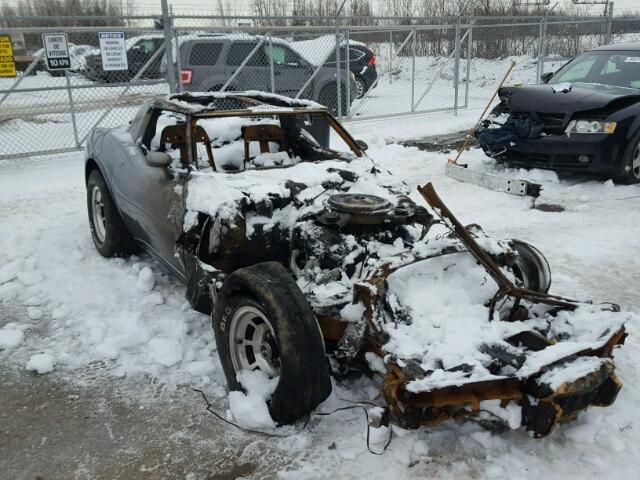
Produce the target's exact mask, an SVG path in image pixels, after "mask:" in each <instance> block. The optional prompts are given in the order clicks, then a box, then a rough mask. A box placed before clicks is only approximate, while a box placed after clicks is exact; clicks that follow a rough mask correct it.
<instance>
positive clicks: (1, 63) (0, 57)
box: [0, 35, 16, 77]
mask: <svg viewBox="0 0 640 480" xmlns="http://www.w3.org/2000/svg"><path fill="white" fill-rule="evenodd" d="M15 76H16V62H15V61H14V59H13V44H12V43H11V37H10V36H9V35H0V77H15Z"/></svg>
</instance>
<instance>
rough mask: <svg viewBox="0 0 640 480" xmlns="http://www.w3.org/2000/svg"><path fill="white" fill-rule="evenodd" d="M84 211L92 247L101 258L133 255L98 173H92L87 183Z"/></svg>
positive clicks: (123, 228)
mask: <svg viewBox="0 0 640 480" xmlns="http://www.w3.org/2000/svg"><path fill="white" fill-rule="evenodd" d="M87 210H88V213H89V228H90V230H91V237H92V238H93V244H94V245H95V246H96V249H97V250H98V252H100V255H102V256H103V257H117V256H124V255H126V254H129V253H133V252H134V251H135V250H136V248H135V243H134V240H133V238H132V237H131V234H130V233H129V230H128V229H127V227H126V225H125V224H124V222H123V221H122V218H120V213H118V209H117V208H116V205H115V203H114V201H113V198H112V197H111V192H109V188H108V187H107V184H106V182H105V181H104V178H103V177H102V174H101V173H100V170H98V169H95V170H93V171H92V172H91V173H90V174H89V179H88V180H87Z"/></svg>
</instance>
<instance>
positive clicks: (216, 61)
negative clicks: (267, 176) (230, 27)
mask: <svg viewBox="0 0 640 480" xmlns="http://www.w3.org/2000/svg"><path fill="white" fill-rule="evenodd" d="M261 40H263V37H260V36H252V35H244V34H231V35H190V36H184V37H181V38H180V39H179V44H180V49H179V55H178V57H179V59H177V60H176V62H177V61H179V64H180V77H181V81H182V85H183V89H184V90H185V91H192V92H206V91H219V90H220V89H221V88H222V87H223V86H224V85H225V83H226V82H227V81H228V80H229V79H231V78H232V77H233V78H232V81H231V83H230V84H229V85H228V86H227V88H226V90H238V91H240V90H245V91H246V90H259V91H265V92H269V91H271V60H273V82H274V91H275V93H278V94H281V95H286V96H289V97H295V96H296V95H297V94H298V92H299V91H300V90H301V89H302V88H303V87H304V92H303V93H302V94H301V95H300V98H306V99H310V100H315V101H317V102H318V103H321V104H323V105H325V106H327V107H328V108H329V109H330V110H331V111H332V112H333V113H335V112H336V111H337V110H338V108H337V107H338V101H337V97H338V95H337V87H338V85H340V86H341V88H342V113H344V112H346V107H347V96H348V94H347V82H350V92H351V100H353V99H355V97H356V91H357V89H356V84H355V78H354V76H353V74H352V73H351V72H350V71H349V70H347V69H343V70H341V72H340V77H341V81H340V82H338V70H337V69H336V68H335V67H328V66H323V67H320V69H319V70H318V73H317V74H316V75H315V77H314V78H313V79H312V80H311V82H309V83H308V85H307V82H308V80H309V78H310V77H311V76H312V75H313V73H314V70H315V69H316V68H317V67H316V66H314V65H312V64H311V63H310V62H308V61H307V60H305V59H304V58H303V57H302V56H301V55H300V54H298V53H297V52H296V51H294V50H293V49H292V48H291V47H290V46H289V44H288V42H287V41H285V40H282V39H277V38H273V39H272V40H271V43H269V41H268V40H267V39H265V40H264V41H263V43H262V45H260V47H259V48H258V49H257V50H256V51H255V52H254V53H253V55H251V58H250V59H249V61H248V62H247V63H246V64H245V65H244V66H243V67H242V68H241V69H240V66H241V65H242V63H243V62H244V60H245V59H246V58H247V57H248V56H249V55H250V54H251V52H252V51H253V50H254V48H255V47H256V45H257V44H258V43H259V42H260V41H261ZM237 70H240V71H237ZM234 74H236V75H235V77H234ZM305 85H306V86H305Z"/></svg>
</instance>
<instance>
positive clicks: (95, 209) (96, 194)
mask: <svg viewBox="0 0 640 480" xmlns="http://www.w3.org/2000/svg"><path fill="white" fill-rule="evenodd" d="M91 210H92V217H93V226H94V232H95V234H96V237H97V238H98V241H99V242H100V243H102V242H104V240H105V238H106V236H107V226H106V221H105V215H104V200H103V198H102V192H101V191H100V188H99V187H98V186H97V185H96V186H94V187H93V190H92V191H91Z"/></svg>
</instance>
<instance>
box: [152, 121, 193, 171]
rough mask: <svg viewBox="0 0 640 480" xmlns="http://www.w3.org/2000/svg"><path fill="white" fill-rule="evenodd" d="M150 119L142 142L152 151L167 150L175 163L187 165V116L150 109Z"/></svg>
mask: <svg viewBox="0 0 640 480" xmlns="http://www.w3.org/2000/svg"><path fill="white" fill-rule="evenodd" d="M150 112H151V115H150V120H149V123H148V125H147V127H146V129H145V130H144V136H143V137H142V144H143V145H144V146H145V148H146V149H147V150H148V151H150V152H153V151H161V152H167V153H168V154H169V155H171V158H173V160H174V161H175V165H176V166H177V165H179V164H182V166H185V165H186V161H187V145H186V142H185V138H186V123H185V122H186V117H185V115H183V114H181V113H176V112H171V111H168V110H157V109H151V110H150Z"/></svg>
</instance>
